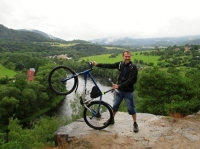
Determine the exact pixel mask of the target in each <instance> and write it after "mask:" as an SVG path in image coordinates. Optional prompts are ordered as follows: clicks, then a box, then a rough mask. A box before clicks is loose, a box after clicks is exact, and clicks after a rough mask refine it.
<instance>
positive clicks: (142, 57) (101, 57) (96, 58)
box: [80, 52, 160, 66]
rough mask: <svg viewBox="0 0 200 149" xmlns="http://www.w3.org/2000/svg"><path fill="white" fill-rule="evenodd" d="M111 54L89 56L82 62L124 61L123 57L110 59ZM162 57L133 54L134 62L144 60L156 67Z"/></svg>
mask: <svg viewBox="0 0 200 149" xmlns="http://www.w3.org/2000/svg"><path fill="white" fill-rule="evenodd" d="M110 55H111V54H103V55H96V56H88V57H83V58H81V59H80V60H85V61H96V62H98V63H114V62H119V61H122V55H121V54H120V55H118V56H117V57H115V58H109V56H110ZM159 58H160V56H151V55H150V56H146V55H140V52H132V61H134V59H137V60H143V61H144V62H145V63H151V62H152V63H154V66H157V63H158V59H159Z"/></svg>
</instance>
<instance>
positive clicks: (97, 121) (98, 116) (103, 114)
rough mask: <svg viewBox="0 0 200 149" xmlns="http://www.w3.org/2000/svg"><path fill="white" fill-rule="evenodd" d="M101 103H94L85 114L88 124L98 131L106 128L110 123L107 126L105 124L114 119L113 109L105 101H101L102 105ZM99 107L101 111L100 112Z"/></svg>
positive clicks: (85, 110) (86, 109)
mask: <svg viewBox="0 0 200 149" xmlns="http://www.w3.org/2000/svg"><path fill="white" fill-rule="evenodd" d="M99 102H100V101H92V102H91V103H90V104H89V105H87V107H88V108H85V109H84V112H83V117H84V120H85V122H86V124H87V125H88V126H89V127H91V128H94V129H97V130H100V129H104V128H106V127H107V126H108V125H109V124H110V123H107V124H106V125H104V123H105V122H106V121H107V120H109V119H110V120H111V117H112V109H111V107H110V106H109V105H108V104H107V103H105V102H103V101H101V104H100V103H99ZM99 106H100V109H99V111H98V108H99Z"/></svg>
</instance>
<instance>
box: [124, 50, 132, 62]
mask: <svg viewBox="0 0 200 149" xmlns="http://www.w3.org/2000/svg"><path fill="white" fill-rule="evenodd" d="M123 59H124V62H125V63H126V64H127V63H129V62H130V60H131V54H130V53H127V52H125V53H124V55H123Z"/></svg>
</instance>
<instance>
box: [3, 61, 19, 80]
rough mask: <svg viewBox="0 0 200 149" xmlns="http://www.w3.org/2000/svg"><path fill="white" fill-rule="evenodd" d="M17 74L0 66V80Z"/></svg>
mask: <svg viewBox="0 0 200 149" xmlns="http://www.w3.org/2000/svg"><path fill="white" fill-rule="evenodd" d="M15 74H17V73H16V72H15V71H14V70H11V69H8V68H5V67H4V66H3V65H1V64H0V78H1V77H6V76H8V77H14V76H15Z"/></svg>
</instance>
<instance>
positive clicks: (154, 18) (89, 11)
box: [0, 0, 200, 40]
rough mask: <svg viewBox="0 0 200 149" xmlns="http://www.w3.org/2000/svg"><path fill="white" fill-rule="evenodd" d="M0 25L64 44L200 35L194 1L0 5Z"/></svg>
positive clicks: (7, 1)
mask: <svg viewBox="0 0 200 149" xmlns="http://www.w3.org/2000/svg"><path fill="white" fill-rule="evenodd" d="M0 3H1V5H0V23H1V24H3V25H5V26H6V27H8V28H12V29H22V28H28V29H38V30H41V31H44V32H46V33H48V34H51V35H53V36H56V37H59V38H63V39H65V40H72V39H82V40H90V39H97V38H104V37H127V36H128V37H132V38H145V37H165V36H168V37H169V36H183V35H193V34H200V13H199V12H198V10H199V8H198V7H199V5H198V4H199V2H198V0H56V1H55V0H28V1H27V0H14V1H11V0H0Z"/></svg>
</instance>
